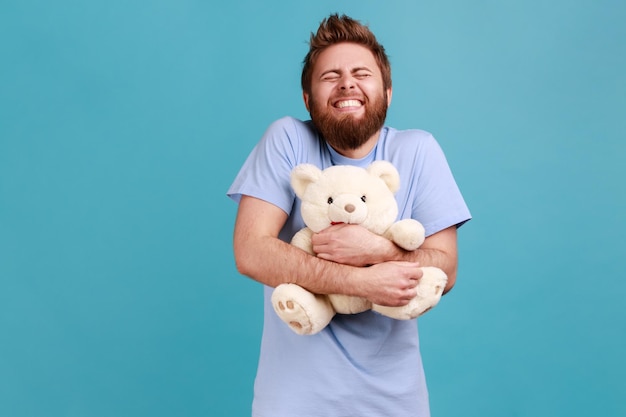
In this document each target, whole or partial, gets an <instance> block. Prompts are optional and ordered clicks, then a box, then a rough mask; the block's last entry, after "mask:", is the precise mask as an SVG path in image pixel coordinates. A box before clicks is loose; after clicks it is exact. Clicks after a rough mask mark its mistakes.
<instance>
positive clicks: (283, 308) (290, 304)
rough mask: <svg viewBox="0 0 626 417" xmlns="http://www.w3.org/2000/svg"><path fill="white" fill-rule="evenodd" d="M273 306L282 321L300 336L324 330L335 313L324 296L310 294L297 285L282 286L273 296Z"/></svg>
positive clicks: (277, 288)
mask: <svg viewBox="0 0 626 417" xmlns="http://www.w3.org/2000/svg"><path fill="white" fill-rule="evenodd" d="M272 306H273V307H274V311H276V314H277V315H278V317H280V319H281V320H282V321H283V322H285V323H287V325H289V327H290V328H291V330H293V331H294V332H295V333H297V334H300V335H311V334H315V333H317V332H319V331H320V330H322V329H323V328H324V327H326V325H327V324H328V323H329V322H330V320H331V319H332V316H333V315H334V311H332V307H331V306H330V303H329V301H328V300H327V299H326V297H324V296H319V295H315V294H312V293H310V292H309V291H307V290H305V289H304V288H302V287H300V286H298V285H295V284H282V285H279V286H278V287H276V289H275V290H274V293H273V294H272Z"/></svg>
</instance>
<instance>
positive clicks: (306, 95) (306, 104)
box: [302, 91, 311, 113]
mask: <svg viewBox="0 0 626 417" xmlns="http://www.w3.org/2000/svg"><path fill="white" fill-rule="evenodd" d="M309 97H310V95H309V93H307V92H305V91H303V92H302V99H303V100H304V107H306V111H308V112H309V113H310V112H311V107H309V99H310V98H309Z"/></svg>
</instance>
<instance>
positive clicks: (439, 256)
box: [313, 224, 457, 294]
mask: <svg viewBox="0 0 626 417" xmlns="http://www.w3.org/2000/svg"><path fill="white" fill-rule="evenodd" d="M313 250H314V251H315V253H317V256H318V257H320V258H322V259H327V260H330V261H334V262H338V263H341V264H346V265H356V266H362V265H368V264H377V263H380V262H387V261H392V260H396V261H408V262H418V263H419V264H420V265H422V266H436V267H438V268H441V269H442V270H443V271H444V272H445V273H446V274H447V275H448V283H447V284H446V288H445V289H444V294H445V293H446V292H448V291H450V290H451V289H452V287H453V286H454V284H455V282H456V273H457V233H456V226H451V227H448V228H447V229H444V230H441V231H439V232H437V233H435V234H433V235H431V236H428V237H427V238H426V240H425V241H424V243H423V244H422V246H420V248H419V249H417V250H414V251H406V250H404V249H402V248H400V247H398V246H397V245H395V244H394V243H393V242H391V241H390V240H388V239H386V238H384V237H382V236H378V235H376V234H374V233H372V232H370V231H368V230H367V229H365V228H364V227H361V226H358V225H346V224H342V225H336V226H331V227H329V228H328V229H325V230H323V231H321V232H320V233H317V234H315V235H314V236H313Z"/></svg>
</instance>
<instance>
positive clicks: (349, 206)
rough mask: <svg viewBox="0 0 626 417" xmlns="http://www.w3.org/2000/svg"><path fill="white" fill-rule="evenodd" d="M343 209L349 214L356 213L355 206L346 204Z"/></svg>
mask: <svg viewBox="0 0 626 417" xmlns="http://www.w3.org/2000/svg"><path fill="white" fill-rule="evenodd" d="M343 209H344V210H345V211H347V212H348V213H352V212H353V211H354V204H346V206H345V207H344V208H343Z"/></svg>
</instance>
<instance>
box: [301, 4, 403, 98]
mask: <svg viewBox="0 0 626 417" xmlns="http://www.w3.org/2000/svg"><path fill="white" fill-rule="evenodd" d="M343 42H350V43H356V44H359V45H362V46H364V47H366V48H367V49H369V50H370V51H371V52H372V54H373V55H374V59H375V60H376V63H377V64H378V67H379V69H380V72H381V73H382V76H383V88H384V89H385V90H387V89H388V88H391V65H390V64H389V58H388V57H387V54H386V53H385V48H383V46H382V45H381V44H380V43H378V41H377V40H376V36H374V34H373V33H372V31H371V30H370V29H369V27H368V26H367V25H364V24H362V23H361V22H359V21H358V20H354V19H352V18H350V17H348V16H346V15H342V16H339V15H337V14H332V15H330V16H329V17H328V18H326V19H324V20H322V22H321V23H320V26H319V28H318V29H317V33H315V34H314V33H311V39H310V41H309V52H308V53H307V54H306V56H305V57H304V62H303V63H304V66H303V68H302V78H301V81H300V82H301V84H302V90H303V91H304V92H306V93H310V92H311V78H312V76H313V67H314V66H315V63H316V62H317V59H318V57H319V55H320V54H321V53H322V51H324V50H325V49H326V48H328V47H329V46H332V45H335V44H337V43H343Z"/></svg>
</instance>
